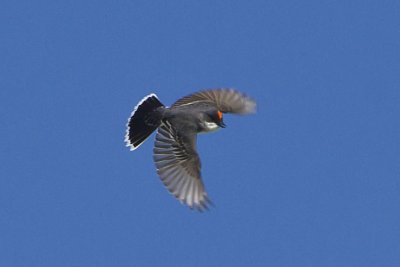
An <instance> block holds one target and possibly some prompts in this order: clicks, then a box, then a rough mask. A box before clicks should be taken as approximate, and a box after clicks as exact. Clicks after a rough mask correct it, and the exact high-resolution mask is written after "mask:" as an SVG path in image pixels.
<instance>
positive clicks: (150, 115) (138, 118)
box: [125, 94, 164, 150]
mask: <svg viewBox="0 0 400 267" xmlns="http://www.w3.org/2000/svg"><path fill="white" fill-rule="evenodd" d="M162 107H164V105H163V104H162V103H161V102H160V101H159V100H158V98H157V96H156V95H155V94H150V95H148V96H146V97H145V98H143V99H142V100H141V101H140V102H139V104H137V105H136V107H135V109H134V110H133V112H132V114H131V116H130V117H129V119H128V123H127V124H126V126H127V129H126V135H125V142H126V146H129V147H130V148H131V150H135V149H136V148H138V147H139V146H140V145H141V144H142V143H143V142H144V141H145V140H146V139H147V137H149V135H150V134H151V133H152V132H154V131H155V130H156V129H157V128H158V126H160V123H161V119H162V109H161V108H162Z"/></svg>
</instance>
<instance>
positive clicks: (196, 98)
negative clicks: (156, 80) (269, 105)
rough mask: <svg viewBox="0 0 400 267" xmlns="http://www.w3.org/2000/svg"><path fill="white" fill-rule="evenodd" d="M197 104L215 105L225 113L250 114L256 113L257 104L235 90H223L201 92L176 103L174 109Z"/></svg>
mask: <svg viewBox="0 0 400 267" xmlns="http://www.w3.org/2000/svg"><path fill="white" fill-rule="evenodd" d="M197 102H210V103H213V104H214V105H215V106H216V107H217V109H218V110H220V111H221V112H223V113H236V114H248V113H254V112H255V111H256V106H257V104H256V102H255V101H254V100H253V99H251V98H250V97H248V96H246V95H245V94H243V93H241V92H239V91H236V90H234V89H229V88H222V89H212V90H204V91H200V92H197V93H194V94H191V95H188V96H185V97H183V98H181V99H179V100H178V101H176V102H175V103H174V104H173V105H172V107H178V106H184V105H190V104H192V103H197Z"/></svg>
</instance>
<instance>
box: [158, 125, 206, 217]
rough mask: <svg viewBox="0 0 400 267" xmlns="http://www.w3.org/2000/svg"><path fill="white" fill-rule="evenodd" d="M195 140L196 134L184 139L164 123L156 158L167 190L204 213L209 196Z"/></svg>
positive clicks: (160, 131)
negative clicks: (202, 175) (203, 180)
mask: <svg viewBox="0 0 400 267" xmlns="http://www.w3.org/2000/svg"><path fill="white" fill-rule="evenodd" d="M188 140H189V141H190V142H188ZM195 141H196V133H191V134H186V135H185V136H182V134H178V133H177V132H176V131H175V129H174V128H173V126H172V125H171V124H170V123H169V122H168V121H165V122H163V123H162V124H161V126H160V127H159V129H158V132H157V135H156V140H155V144H154V150H153V159H154V163H155V165H156V168H157V173H158V175H159V176H160V178H161V181H162V182H163V183H164V185H165V186H166V188H167V189H168V191H169V192H170V193H171V194H173V195H174V196H175V197H176V198H177V199H178V200H180V201H181V202H182V203H184V204H186V205H188V206H189V207H190V208H192V209H193V208H195V209H197V210H204V209H207V204H208V197H207V193H206V192H205V188H204V185H203V182H202V180H201V174H200V159H199V156H198V154H197V152H196V150H195V147H194V146H195V143H196V142H195Z"/></svg>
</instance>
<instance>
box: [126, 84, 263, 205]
mask: <svg viewBox="0 0 400 267" xmlns="http://www.w3.org/2000/svg"><path fill="white" fill-rule="evenodd" d="M255 111H256V102H255V101H254V100H253V99H251V98H250V97H248V96H246V95H245V94H243V93H241V92H239V91H237V90H234V89H228V88H223V89H212V90H203V91H199V92H196V93H193V94H191V95H188V96H185V97H183V98H181V99H179V100H177V101H176V102H175V103H174V104H173V105H172V106H171V107H166V106H164V105H163V104H162V103H161V102H160V100H159V99H158V97H157V96H156V95H155V94H154V93H153V94H150V95H148V96H146V97H144V98H143V99H142V100H141V101H140V102H139V103H138V104H137V105H136V107H135V109H134V110H133V112H132V114H131V116H130V117H129V119H128V123H127V125H126V127H127V129H126V135H125V142H126V145H127V146H128V147H130V149H131V150H135V149H137V148H138V147H139V146H140V145H141V144H143V142H144V141H145V140H146V139H147V138H148V137H149V136H150V135H151V133H152V132H154V131H155V130H156V129H157V135H156V138H155V142H154V149H153V160H154V163H155V166H156V168H157V174H158V175H159V177H160V178H161V181H162V182H163V183H164V185H165V186H166V187H167V189H168V190H169V192H170V193H171V194H173V195H174V196H175V197H176V198H177V199H178V200H179V201H180V202H181V203H183V204H186V205H187V206H189V207H190V208H191V209H197V210H199V211H202V210H204V209H208V207H207V206H208V205H209V204H211V201H210V200H209V198H208V196H207V193H206V191H205V188H204V184H203V181H202V179H201V171H200V169H201V163H200V158H199V155H198V153H197V149H196V141H197V134H198V133H203V132H206V133H207V132H212V131H215V130H218V129H220V128H225V127H226V125H225V123H224V121H223V113H233V114H249V113H254V112H255Z"/></svg>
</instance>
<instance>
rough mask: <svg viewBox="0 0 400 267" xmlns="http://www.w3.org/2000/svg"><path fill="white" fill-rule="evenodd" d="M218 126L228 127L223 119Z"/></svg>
mask: <svg viewBox="0 0 400 267" xmlns="http://www.w3.org/2000/svg"><path fill="white" fill-rule="evenodd" d="M218 126H219V127H221V128H225V127H226V124H225V123H224V122H223V121H221V122H220V123H219V124H218Z"/></svg>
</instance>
